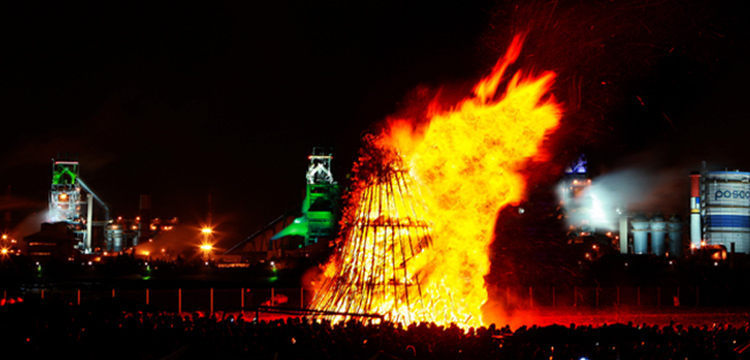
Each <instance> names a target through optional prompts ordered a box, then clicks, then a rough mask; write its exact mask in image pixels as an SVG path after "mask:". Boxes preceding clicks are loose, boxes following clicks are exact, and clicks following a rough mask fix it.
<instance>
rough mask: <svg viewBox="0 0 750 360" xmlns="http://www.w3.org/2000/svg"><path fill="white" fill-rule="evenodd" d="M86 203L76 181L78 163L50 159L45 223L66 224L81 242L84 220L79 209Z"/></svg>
mask: <svg viewBox="0 0 750 360" xmlns="http://www.w3.org/2000/svg"><path fill="white" fill-rule="evenodd" d="M83 205H86V201H85V200H84V199H82V198H81V186H80V183H79V179H78V161H76V160H71V159H65V160H55V159H52V185H51V187H50V191H49V215H48V217H47V222H50V223H57V222H65V223H68V224H69V225H70V226H71V228H72V229H73V231H74V232H75V234H76V237H78V240H79V241H83V237H84V234H85V229H84V223H85V220H84V218H83V215H82V213H81V207H82V206H83Z"/></svg>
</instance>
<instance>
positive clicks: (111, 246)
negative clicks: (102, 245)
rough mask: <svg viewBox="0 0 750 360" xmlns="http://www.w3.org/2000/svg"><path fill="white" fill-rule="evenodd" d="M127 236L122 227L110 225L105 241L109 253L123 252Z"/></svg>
mask: <svg viewBox="0 0 750 360" xmlns="http://www.w3.org/2000/svg"><path fill="white" fill-rule="evenodd" d="M124 238H125V234H124V233H123V229H122V225H120V224H109V225H107V228H106V234H105V241H106V248H107V250H109V251H114V252H120V251H122V250H123V243H124Z"/></svg>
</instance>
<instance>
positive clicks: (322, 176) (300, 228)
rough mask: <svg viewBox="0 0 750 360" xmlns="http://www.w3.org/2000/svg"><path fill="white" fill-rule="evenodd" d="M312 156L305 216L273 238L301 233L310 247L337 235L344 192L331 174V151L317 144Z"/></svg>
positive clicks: (304, 210)
mask: <svg viewBox="0 0 750 360" xmlns="http://www.w3.org/2000/svg"><path fill="white" fill-rule="evenodd" d="M309 159H310V166H309V167H308V168H307V176H306V177H307V191H306V194H305V200H304V201H303V202H302V216H300V217H298V218H296V219H294V221H293V222H292V223H291V224H289V226H287V227H285V228H284V229H283V230H281V231H280V232H278V233H277V234H276V235H274V236H273V237H272V238H271V240H276V239H279V238H282V237H285V236H302V237H304V238H305V243H304V245H305V246H307V245H310V244H313V243H317V242H318V239H319V238H321V237H332V236H336V231H337V230H336V229H337V223H338V214H339V199H340V198H341V192H340V189H339V185H338V184H337V183H336V182H335V181H334V180H333V174H332V173H331V160H332V159H333V156H332V155H331V150H330V149H329V148H321V147H315V148H313V153H312V155H310V156H309Z"/></svg>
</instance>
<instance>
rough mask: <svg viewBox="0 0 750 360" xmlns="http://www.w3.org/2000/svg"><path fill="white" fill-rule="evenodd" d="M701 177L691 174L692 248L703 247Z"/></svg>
mask: <svg viewBox="0 0 750 360" xmlns="http://www.w3.org/2000/svg"><path fill="white" fill-rule="evenodd" d="M700 186H701V175H700V174H698V173H693V174H690V247H691V248H693V249H700V247H701V199H700V196H701V188H700Z"/></svg>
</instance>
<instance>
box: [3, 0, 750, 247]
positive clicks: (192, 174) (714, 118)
mask: <svg viewBox="0 0 750 360" xmlns="http://www.w3.org/2000/svg"><path fill="white" fill-rule="evenodd" d="M747 20H748V16H747V13H746V12H745V11H744V9H743V7H742V6H740V5H736V4H734V3H732V2H726V3H724V2H714V1H651V2H649V1H595V2H580V1H577V2H574V1H539V2H524V1H519V2H500V1H487V0H485V1H460V2H459V1H435V0H433V1H411V2H404V1H296V0H295V1H273V2H266V3H260V4H258V3H256V2H223V1H221V2H207V3H206V4H201V5H195V4H188V3H185V2H177V1H175V2H158V3H153V2H143V3H141V2H133V1H127V2H115V1H107V2H92V3H73V4H70V3H59V2H49V3H43V2H19V3H18V4H8V3H4V4H3V5H1V7H0V26H1V27H2V35H0V36H2V50H0V56H1V57H2V64H3V66H2V70H0V71H1V72H2V79H0V91H1V95H0V117H2V123H3V125H4V126H3V131H2V133H3V139H4V140H3V141H2V145H0V149H1V151H2V155H1V156H0V185H3V187H4V188H5V187H7V186H10V189H11V190H10V191H11V194H12V195H11V197H9V198H8V197H6V198H5V199H6V200H5V204H4V205H3V209H7V208H11V209H13V214H14V215H13V216H14V219H13V221H14V222H17V221H20V217H23V216H24V215H26V214H28V213H31V212H34V211H39V210H40V209H43V208H45V207H46V199H47V191H48V190H49V184H50V180H51V171H50V170H51V161H50V159H51V158H53V157H55V156H56V155H57V153H58V152H75V153H78V155H79V161H80V162H81V176H82V177H83V178H84V179H85V180H86V182H87V183H88V184H89V185H90V186H91V187H92V188H93V189H94V190H95V191H96V192H97V193H98V194H99V196H100V197H102V198H103V199H104V200H105V201H107V202H108V203H110V204H111V207H112V209H113V215H114V216H118V215H121V216H124V217H134V216H135V215H136V214H137V209H138V196H139V194H151V196H152V208H153V210H152V213H153V215H154V216H157V217H161V218H171V217H174V216H177V217H179V218H180V219H181V220H182V222H184V223H191V224H193V223H194V224H197V223H199V222H200V221H202V220H204V219H205V217H206V213H207V211H208V197H209V193H210V194H211V198H212V205H211V207H212V210H213V218H214V220H215V222H217V223H219V225H218V226H219V227H218V228H217V231H219V232H220V233H222V234H223V236H224V237H225V243H231V242H234V241H238V240H240V239H242V238H244V237H245V236H247V235H249V234H250V233H252V232H253V231H254V230H256V229H257V228H259V227H260V226H262V225H264V224H265V223H267V222H269V221H271V220H273V219H275V218H276V217H278V216H279V215H281V214H282V213H283V212H284V211H285V210H288V209H294V208H297V207H298V206H299V204H300V202H301V200H302V198H303V194H304V185H305V179H304V174H305V171H306V167H307V155H308V154H309V153H310V151H311V149H312V147H313V146H329V147H332V148H333V151H334V167H335V169H334V170H335V176H336V178H337V180H339V182H341V183H345V182H346V179H345V176H346V173H347V172H349V170H350V169H351V166H352V163H353V161H354V160H355V159H356V155H357V151H358V149H359V147H360V145H361V143H360V139H361V137H362V134H364V133H366V132H368V131H374V130H375V129H377V127H378V124H379V122H381V121H382V120H383V119H385V118H386V117H388V116H389V115H392V114H399V113H405V112H408V111H405V108H406V107H407V105H408V104H410V103H411V102H412V100H413V99H414V98H415V97H416V98H419V96H420V94H422V95H424V94H428V95H430V96H432V95H435V94H437V93H438V92H439V91H440V93H441V94H455V93H462V92H464V93H465V92H466V91H467V90H468V89H470V85H471V84H472V83H473V82H475V81H476V80H477V79H479V77H481V76H482V75H485V74H486V73H487V72H488V71H489V69H491V67H492V65H494V63H495V61H497V59H498V57H499V56H500V55H502V54H503V53H504V52H505V48H506V46H507V45H508V43H509V40H510V39H511V38H512V36H513V35H514V34H515V33H516V32H519V31H526V32H527V42H526V46H525V48H524V51H523V52H522V55H521V59H520V60H519V62H518V63H517V64H516V67H515V68H514V70H517V69H520V68H523V69H532V70H534V71H540V70H552V71H555V72H557V73H558V82H557V84H556V86H555V89H553V91H554V92H555V96H556V97H557V98H558V99H559V100H560V101H561V102H563V103H564V104H565V107H566V114H565V117H564V119H563V124H562V127H561V129H560V130H559V131H558V132H557V133H556V134H555V135H554V136H553V137H552V138H551V139H550V142H549V144H547V146H548V148H549V149H550V150H551V152H552V154H553V157H552V161H553V163H554V164H558V165H559V166H557V167H555V166H552V167H549V169H548V170H547V171H546V172H545V174H544V176H539V177H538V180H539V181H553V179H554V178H555V177H556V176H559V170H560V169H561V167H562V165H564V163H565V162H566V161H569V160H570V159H572V158H573V157H575V156H576V154H578V153H580V152H585V153H587V154H588V156H589V159H590V160H591V165H592V172H594V173H606V172H608V171H614V170H616V169H618V168H623V167H633V166H637V167H641V168H644V169H660V168H670V169H674V168H677V169H680V171H682V170H683V169H684V170H685V171H687V170H688V169H690V168H694V169H697V168H698V167H699V166H700V161H701V160H706V161H708V162H709V165H710V166H715V167H719V168H724V167H728V168H740V169H742V170H750V158H748V157H747V156H746V154H747V153H748V146H747V144H748V141H747V140H746V139H747V138H748V129H750V126H749V125H747V123H748V119H750V116H748V115H750V114H749V113H750V110H748V105H747V103H748V102H747V100H746V99H747V98H748V90H747V84H748V81H750V63H749V62H748V59H750V57H748V55H750V54H749V51H748V50H749V48H748V44H749V43H750V41H749V40H750V38H749V37H748V29H747V28H746V27H745V23H746V22H747ZM420 90H424V91H420ZM447 97H448V98H450V96H447ZM416 102H419V101H418V99H417V100H416ZM685 175H686V174H685ZM686 186H687V185H686Z"/></svg>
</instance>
